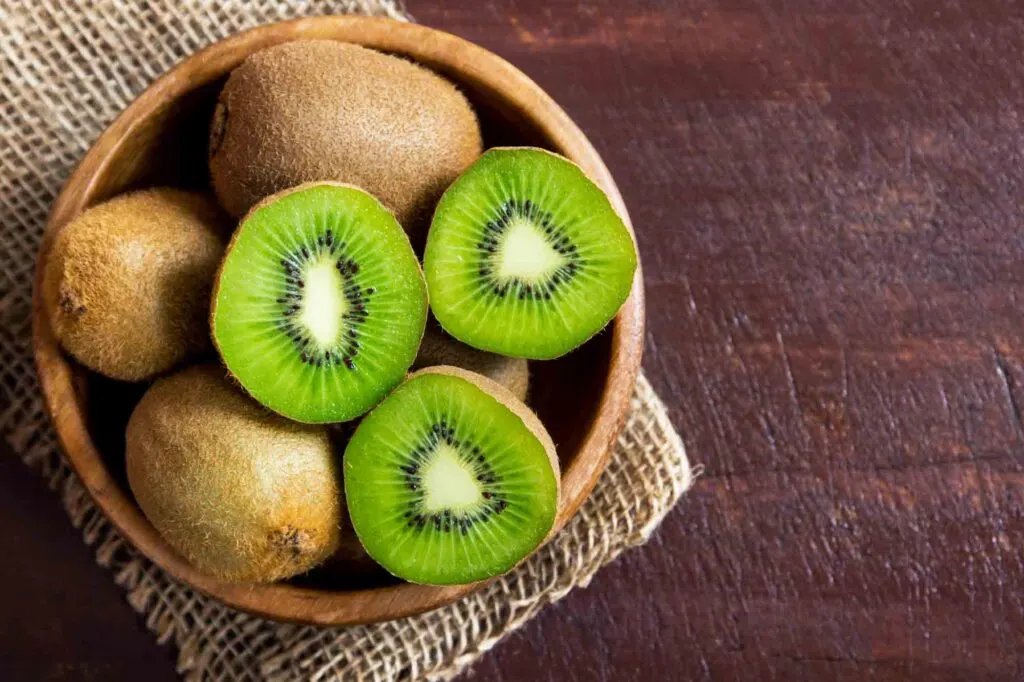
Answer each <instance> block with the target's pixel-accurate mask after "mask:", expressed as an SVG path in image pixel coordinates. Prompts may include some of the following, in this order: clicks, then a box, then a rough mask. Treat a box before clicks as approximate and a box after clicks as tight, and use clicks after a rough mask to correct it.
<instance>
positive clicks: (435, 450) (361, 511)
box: [344, 367, 559, 585]
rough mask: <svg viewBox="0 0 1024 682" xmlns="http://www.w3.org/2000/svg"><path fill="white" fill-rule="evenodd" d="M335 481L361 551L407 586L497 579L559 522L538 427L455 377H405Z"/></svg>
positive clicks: (365, 425) (501, 391)
mask: <svg viewBox="0 0 1024 682" xmlns="http://www.w3.org/2000/svg"><path fill="white" fill-rule="evenodd" d="M344 472H345V495H346V501H347V504H348V509H349V514H350V516H351V519H352V525H353V527H354V528H355V531H356V534H357V535H358V536H359V540H360V542H361V543H362V544H363V546H364V547H365V548H366V551H367V552H368V553H369V554H370V556H371V557H373V559H374V560H375V561H377V562H378V563H380V564H381V565H382V566H383V567H384V568H385V569H387V570H388V571H389V572H391V573H392V574H394V575H396V576H398V577H400V578H403V579H405V580H409V581H411V582H415V583H425V584H432V585H451V584H464V583H470V582H475V581H478V580H484V579H486V578H489V577H492V576H496V575H500V574H501V573H504V572H506V571H508V570H509V569H511V568H512V567H513V566H515V565H516V564H517V563H519V562H520V561H522V560H523V558H525V557H526V556H527V555H529V554H530V553H531V552H532V551H533V550H534V549H536V548H537V547H538V546H539V545H540V543H541V542H543V540H544V539H545V538H546V537H547V536H548V534H549V533H550V532H551V529H552V527H553V525H554V522H555V515H556V514H557V512H558V496H559V469H558V460H557V459H556V457H555V446H554V444H553V443H552V442H551V438H550V436H548V434H547V431H545V430H544V427H543V425H542V424H541V423H540V420H538V419H537V417H536V416H535V415H534V414H533V413H532V412H530V410H529V409H528V408H527V407H526V406H525V405H524V404H523V403H522V402H520V401H519V400H518V399H517V398H516V397H515V396H513V395H512V394H511V393H509V391H507V390H506V389H505V388H503V387H502V386H500V385H499V384H497V383H495V382H493V381H491V380H490V379H487V378H486V377H484V376H481V375H479V374H475V373H473V372H468V371H466V370H462V369H458V368H455V367H433V368H429V369H424V370H421V371H419V372H417V373H415V374H413V375H412V377H411V378H410V379H409V380H408V381H407V382H406V383H404V384H402V385H401V386H400V387H399V388H397V389H396V390H395V391H394V392H393V393H392V394H391V395H389V396H388V397H387V398H386V399H385V400H384V401H383V402H382V403H381V404H380V405H378V406H377V407H376V408H375V409H374V410H373V411H372V412H370V414H368V415H367V416H366V417H365V418H364V419H363V421H362V422H361V423H360V425H359V427H358V428H357V429H356V431H355V434H354V435H353V436H352V439H351V440H350V441H349V444H348V447H347V448H346V449H345V462H344Z"/></svg>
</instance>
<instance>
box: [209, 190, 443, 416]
mask: <svg viewBox="0 0 1024 682" xmlns="http://www.w3.org/2000/svg"><path fill="white" fill-rule="evenodd" d="M426 317H427V294H426V288H425V285H424V281H423V275H422V272H421V270H420V266H419V262H418V261H417V260H416V256H415V254H414V253H413V251H412V247H411V246H410V245H409V239H408V238H407V237H406V235H405V232H403V230H402V228H401V226H399V224H398V222H397V221H396V220H395V218H394V216H392V214H391V213H389V212H388V211H387V209H385V208H384V207H383V206H382V205H381V204H380V202H379V201H377V200H376V199H375V198H374V197H372V196H371V195H369V194H367V193H366V192H364V191H362V190H361V189H358V188H356V187H351V186H348V185H342V184H338V183H330V182H316V183H309V184H305V185H300V186H298V187H295V188H293V189H290V190H286V191H284V192H281V193H279V194H275V195H273V196H271V197H268V198H267V199H265V200H264V201H262V202H261V203H259V204H258V205H257V206H256V207H255V208H253V210H252V211H251V212H250V213H249V214H248V215H247V216H246V217H245V218H244V219H243V220H242V222H241V224H240V225H239V227H238V229H237V230H236V232H235V236H234V238H233V239H232V242H231V244H230V246H229V247H228V251H227V255H226V256H225V258H224V263H223V265H222V266H221V270H220V274H219V275H218V277H217V282H216V289H215V291H214V296H213V312H212V315H211V318H212V327H213V338H214V341H215V343H216V345H217V349H218V350H219V351H220V354H221V357H222V358H223V360H224V364H225V365H226V366H227V368H228V369H229V370H230V371H231V373H232V374H233V375H234V376H235V378H236V379H237V380H238V381H239V382H240V383H241V384H242V386H243V387H244V388H245V390H246V391H248V392H249V393H250V394H252V396H253V397H255V398H256V400H258V401H259V402H261V403H263V405H265V406H266V407H268V408H270V409H272V410H274V411H275V412H278V413H280V414H282V415H284V416H286V417H290V418H291V419H294V420H296V421H300V422H309V423H325V422H339V421H347V420H349V419H353V418H355V417H358V416H359V415H361V414H363V413H364V412H366V411H367V410H368V409H370V408H371V407H373V405H375V404H376V403H377V402H378V401H379V400H380V399H381V398H382V397H383V396H384V395H385V394H386V393H387V392H388V391H390V390H391V389H392V388H394V387H395V386H396V385H397V384H398V383H399V382H400V381H401V380H402V379H403V378H404V376H405V373H406V371H407V370H408V369H409V367H410V365H412V362H413V359H414V358H415V357H416V349H417V347H418V346H419V343H420V339H421V337H422V336H423V329H424V326H425V324H426Z"/></svg>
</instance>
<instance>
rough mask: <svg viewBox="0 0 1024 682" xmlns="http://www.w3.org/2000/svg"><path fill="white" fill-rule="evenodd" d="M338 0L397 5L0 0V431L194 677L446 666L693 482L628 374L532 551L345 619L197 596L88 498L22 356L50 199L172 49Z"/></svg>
mask: <svg viewBox="0 0 1024 682" xmlns="http://www.w3.org/2000/svg"><path fill="white" fill-rule="evenodd" d="M347 12H359V13H369V14H377V15H383V16H390V17H392V18H395V19H406V18H407V17H406V16H405V15H404V14H403V12H402V10H401V9H400V8H399V7H398V6H397V4H396V3H395V2H393V1H392V0H333V1H326V2H314V1H312V0H305V1H302V0H292V1H284V0H278V1H272V0H255V1H252V2H246V1H245V0H219V1H215V0H184V1H175V0H147V1H146V2H138V1H136V0H89V1H81V2H79V1H76V0H65V1H63V2H62V1H60V0H32V1H31V2H23V1H22V0H0V435H2V437H3V438H4V439H5V440H6V441H7V443H8V444H9V445H10V446H11V447H12V448H13V450H14V451H15V452H16V453H18V454H19V455H20V456H21V457H22V458H23V459H24V461H25V462H26V463H27V464H28V465H30V466H32V467H34V468H36V469H37V470H39V471H40V472H41V473H43V474H44V475H45V476H46V477H47V478H48V480H49V481H50V483H51V485H52V486H53V488H54V489H55V490H59V491H60V493H61V495H62V498H63V502H64V504H65V506H66V508H67V510H68V512H69V514H70V516H71V519H72V521H73V523H74V524H75V525H76V526H77V527H79V528H81V529H82V532H83V537H84V538H85V541H86V542H87V543H89V544H90V545H91V546H92V547H93V548H94V549H95V551H96V556H97V560H98V561H99V562H100V563H101V564H103V565H104V566H108V567H109V568H110V569H111V570H112V572H113V574H114V576H115V579H116V580H117V582H118V583H119V584H120V585H122V586H123V587H124V588H125V589H126V590H127V593H128V600H129V602H130V603H131V605H132V606H133V607H134V608H135V609H136V610H138V611H139V612H140V613H141V614H143V616H144V618H145V621H146V624H147V625H148V626H149V627H150V629H152V631H153V632H154V633H156V635H157V636H158V637H159V638H160V639H161V640H162V641H168V640H173V641H174V642H175V643H176V644H177V645H178V647H179V650H180V656H179V669H180V671H181V672H182V674H183V675H184V676H185V678H186V679H187V680H190V681H194V682H199V681H200V680H231V681H248V680H267V681H272V682H285V681H291V680H314V681H319V680H368V681H369V680H372V681H374V682H377V681H380V682H383V681H386V680H387V681H390V680H415V679H429V680H444V679H451V678H452V677H454V676H455V675H457V674H458V673H459V672H461V671H462V670H463V669H465V667H466V666H468V665H469V664H470V663H472V662H473V661H474V660H475V659H476V658H478V657H479V656H480V655H482V654H483V653H484V652H486V651H487V650H488V649H490V648H491V647H492V646H494V644H495V643H497V642H498V641H499V640H500V639H501V638H502V637H504V636H505V635H507V634H508V633H509V632H511V631H512V630H514V629H516V628H517V627H519V626H520V625H522V624H523V623H525V622H526V621H528V620H529V619H531V618H532V617H533V616H534V615H535V614H536V613H537V612H538V611H539V610H540V609H541V608H543V607H544V606H545V605H547V604H549V603H551V602H553V601H557V600H558V599H560V598H561V597H562V596H564V595H565V594H566V593H568V592H569V591H570V590H572V589H574V588H575V587H580V586H583V585H586V584H587V583H588V582H589V581H590V579H591V577H592V576H593V575H594V573H595V572H596V571H597V570H598V569H600V568H601V567H602V566H603V565H605V564H606V563H607V562H609V561H611V560H612V559H614V558H615V557H616V556H618V555H619V554H620V553H621V552H622V551H624V550H625V549H628V548H629V547H633V546H635V545H639V544H642V543H643V542H644V541H646V539H647V538H648V537H649V535H650V533H651V532H652V531H653V530H654V529H655V528H656V527H657V525H658V524H659V523H660V521H661V519H662V518H663V517H664V515H665V514H666V513H667V512H668V510H669V509H671V507H672V505H673V504H674V503H675V502H676V501H677V500H678V499H679V497H680V496H681V495H682V494H683V493H684V492H685V491H686V489H687V488H688V487H689V485H690V481H691V471H690V466H689V464H688V462H687V459H686V454H685V452H684V449H683V445H682V442H681V440H680V439H679V436H678V435H677V434H676V432H675V431H674V430H673V428H672V425H671V423H670V421H669V419H668V417H667V415H666V413H665V408H664V405H662V403H661V401H660V400H659V399H658V397H657V396H656V395H655V394H654V392H653V391H652V390H651V387H650V385H649V383H648V382H647V380H646V379H644V378H643V377H641V379H640V380H639V382H638V384H637V387H636V391H635V395H634V397H633V404H632V410H631V413H630V416H629V420H628V423H627V424H626V428H625V430H624V431H623V434H622V436H621V437H620V438H619V441H618V443H617V444H616V446H615V451H614V453H613V456H612V458H611V462H610V464H609V466H608V469H607V471H606V472H605V474H604V475H603V476H602V478H601V480H600V482H599V483H598V486H597V488H596V489H595V491H594V493H593V494H592V495H591V496H590V497H589V498H588V500H587V501H586V502H585V503H584V505H583V506H582V507H581V509H580V511H579V513H578V514H577V515H576V517H574V518H573V520H572V521H571V522H570V523H569V524H568V526H567V527H566V528H565V530H563V531H562V533H560V534H559V536H558V537H557V538H556V539H555V540H554V541H552V542H551V543H549V545H548V546H547V547H545V548H544V549H543V550H542V551H541V552H540V553H538V554H537V555H536V556H534V557H533V558H531V559H530V560H529V561H528V562H526V563H525V564H523V565H522V566H520V567H519V568H518V569H517V570H516V571H514V572H513V573H511V574H510V575H508V576H506V577H504V578H503V579H501V580H499V581H497V582H495V583H493V584H492V585H490V586H489V587H487V588H486V589H484V590H483V591H481V592H478V593H476V594H473V595H470V596H469V597H467V598H465V599H463V600H461V601H459V602H457V603H455V604H452V605H451V606H448V607H446V608H442V609H439V610H437V611H434V612H431V613H428V614H424V615H420V616H415V617H412V618H407V619H403V620H399V621H395V622H391V623H383V624H378V625H370V626H359V627H352V628H343V629H322V628H313V627H305V626H294V625H281V624H277V623H273V622H269V621H266V620H263V619H260V618H257V617H253V616H249V615H246V614H242V613H239V612H237V611H234V610H232V609H229V608H227V607H224V606H222V605H220V604H219V603H217V602H216V601H214V600H211V599H209V598H207V597H204V596H202V595H199V594H197V593H195V592H193V591H192V590H190V589H189V588H187V587H186V586H184V585H182V584H180V583H179V582H177V581H175V580H174V579H172V578H170V577H168V576H167V575H166V574H164V573H163V572H162V571H161V570H160V569H159V568H157V567H156V566H154V565H153V564H151V563H150V562H149V561H148V560H146V559H145V558H144V557H142V556H141V555H139V553H138V552H136V551H135V550H134V549H133V548H132V547H131V546H130V545H129V544H128V543H127V542H125V540H124V539H123V538H122V537H121V536H120V535H119V534H118V533H117V531H116V530H114V529H113V528H112V527H111V525H110V524H109V523H108V522H107V521H106V519H105V518H104V517H103V515H102V514H101V513H99V511H98V510H97V509H96V508H95V507H94V506H93V504H92V502H91V500H90V499H89V497H88V495H87V494H86V492H85V490H84V488H83V487H82V486H81V484H80V483H79V482H78V480H77V479H76V477H75V475H74V474H73V472H72V471H71V470H70V469H69V467H68V465H67V463H66V461H65V460H64V458H63V456H62V455H61V454H60V452H59V449H58V447H57V441H56V437H55V435H54V433H53V431H52V429H51V427H50V424H49V420H48V419H47V417H46V414H45V413H44V410H43V405H42V401H41V399H40V397H39V393H38V387H37V384H36V377H35V369H34V366H33V364H32V358H31V340H30V337H31V330H30V311H31V286H32V284H31V283H32V272H33V268H34V260H35V252H36V249H37V248H38V245H39V240H40V236H41V234H42V228H43V224H44V222H45V219H46V214H47V212H48V210H49V207H50V204H51V203H52V201H53V199H54V198H55V197H56V195H57V193H58V192H59V191H60V188H61V186H62V185H63V183H64V182H65V180H66V179H67V178H68V176H69V175H70V173H71V171H72V170H73V168H74V166H75V164H76V163H77V161H78V159H79V158H81V156H82V155H83V154H84V153H85V151H86V150H87V149H88V147H89V145H90V144H91V143H92V141H93V140H94V139H95V138H96V137H97V136H98V135H99V133H100V132H101V131H102V129H103V128H104V126H106V125H107V124H108V123H109V122H110V121H111V120H112V119H113V118H114V117H115V116H116V115H117V114H118V113H119V112H120V111H121V110H122V109H123V108H124V107H125V106H126V105H127V104H128V102H130V101H131V100H132V98H133V97H134V96H135V95H137V94H138V93H139V92H141V91H142V89H144V88H145V87H146V85H148V84H149V83H150V82H151V81H152V80H154V79H155V78H156V77H157V76H159V75H160V74H161V73H163V72H164V71H166V70H167V69H168V68H170V67H171V66H172V65H173V64H174V63H176V62H177V61H178V60H180V59H181V58H182V57H184V56H186V55H188V54H190V53H192V52H194V51H196V50H197V49H199V48H201V47H203V46H205V45H207V44H209V43H211V42H213V41H215V40H218V39H220V38H223V37H225V36H227V35H230V34H232V33H235V32H237V31H240V30H244V29H247V28H251V27H253V26H256V25H259V24H263V23H267V22H271V21H276V20H280V19H286V18H292V17H296V16H307V15H313V14H339V13H347Z"/></svg>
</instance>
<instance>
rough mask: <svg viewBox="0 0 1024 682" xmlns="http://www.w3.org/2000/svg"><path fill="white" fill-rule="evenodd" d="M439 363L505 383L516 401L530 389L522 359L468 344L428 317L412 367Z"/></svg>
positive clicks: (523, 397) (528, 371)
mask: <svg viewBox="0 0 1024 682" xmlns="http://www.w3.org/2000/svg"><path fill="white" fill-rule="evenodd" d="M439 365H449V366H451V367H461V368H462V369H466V370H469V371H471V372H476V373H477V374H482V375H483V376H485V377H487V378H488V379H490V380H492V381H495V382H497V383H499V384H501V385H502V386H504V387H505V388H506V389H508V390H509V392H511V393H512V395H514V396H515V397H516V398H518V399H519V400H523V401H525V400H526V396H527V394H528V393H529V390H530V369H529V365H528V363H527V361H526V360H525V359H524V358H510V357H506V356H504V355H498V354H497V353H488V352H487V351H483V350H477V349H476V348H473V347H472V346H467V345H466V344H464V343H462V342H461V341H458V340H456V339H454V338H452V337H451V336H449V335H448V334H446V333H445V331H444V330H443V329H441V325H439V324H437V322H436V321H435V320H433V319H431V320H430V321H429V322H428V324H427V329H426V331H425V332H424V334H423V342H422V343H421V344H420V350H419V354H418V355H417V356H416V361H415V362H413V365H412V369H413V370H418V369H423V368H425V367H436V366H439Z"/></svg>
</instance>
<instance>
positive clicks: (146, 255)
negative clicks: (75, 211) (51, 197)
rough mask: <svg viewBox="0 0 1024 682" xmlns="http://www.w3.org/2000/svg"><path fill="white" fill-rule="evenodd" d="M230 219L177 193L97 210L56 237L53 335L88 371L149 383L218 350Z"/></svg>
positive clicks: (49, 269)
mask: <svg viewBox="0 0 1024 682" xmlns="http://www.w3.org/2000/svg"><path fill="white" fill-rule="evenodd" d="M224 219H225V216H224V215H223V213H222V212H221V211H220V209H219V208H218V207H217V204H216V202H214V201H213V199H212V198H209V197H206V196H204V195H202V194H196V193H193V192H185V191H181V190H177V189H170V188H158V189H149V190H143V191H140V192H134V193H131V194H126V195H122V196H120V197H117V198H114V199H111V200H110V201H107V202H105V203H102V204H99V205H97V206H94V207H92V208H90V209H88V210H86V211H85V212H84V213H82V214H81V215H80V216H78V217H77V218H75V219H74V220H73V221H71V222H70V223H69V224H68V225H67V226H65V227H64V229H63V230H61V231H60V233H59V234H58V235H57V238H56V242H55V243H54V245H53V249H52V251H51V252H50V255H49V258H48V260H47V263H46V269H45V273H44V278H43V300H44V302H45V304H46V308H47V311H48V312H49V317H50V325H51V326H52V328H53V332H54V335H55V336H56V337H57V340H58V341H60V343H61V344H62V345H63V346H64V348H65V349H66V350H67V351H68V352H69V353H71V355H73V356H74V357H75V358H76V359H77V360H78V361H79V362H81V363H82V364H83V365H85V366H86V367H89V368H90V369H92V370H95V371H97V372H99V373H101V374H104V375H106V376H108V377H111V378H113V379H120V380H123V381H140V380H143V379H148V378H150V377H153V376H154V375H157V374H160V373H162V372H165V371H167V370H169V369H171V368H172V367H174V366H175V365H177V364H179V363H181V362H183V361H184V360H186V359H188V358H190V357H194V356H196V355H197V354H199V353H201V352H203V351H204V350H205V349H207V348H209V347H210V341H209V336H210V334H209V326H208V323H207V317H208V315H209V310H210V289H211V287H212V285H213V278H214V275H215V274H216V272H217V266H218V265H219V263H220V259H221V256H222V255H223V253H224V240H223V238H222V230H223V227H224Z"/></svg>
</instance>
